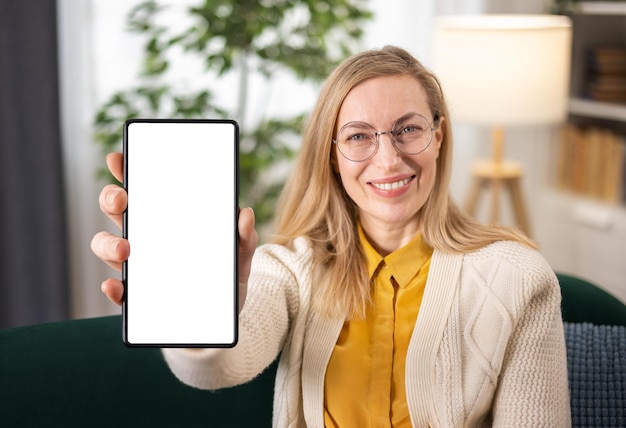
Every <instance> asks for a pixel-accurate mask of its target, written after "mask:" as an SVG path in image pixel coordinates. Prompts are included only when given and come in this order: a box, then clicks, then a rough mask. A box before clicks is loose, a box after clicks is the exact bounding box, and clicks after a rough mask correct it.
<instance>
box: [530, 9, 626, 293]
mask: <svg viewBox="0 0 626 428" xmlns="http://www.w3.org/2000/svg"><path fill="white" fill-rule="evenodd" d="M570 17H571V19H572V26H573V39H572V57H571V61H572V63H571V82H570V100H569V120H568V122H569V123H568V126H572V125H576V126H580V127H581V129H582V130H584V132H588V131H589V130H590V129H593V130H594V133H590V134H589V135H591V139H592V140H593V141H591V142H590V144H587V145H586V146H585V145H581V144H580V142H578V143H574V145H575V146H576V145H577V148H576V149H575V150H574V151H573V152H572V151H571V148H570V152H569V153H568V154H566V155H565V156H569V157H570V159H572V156H573V157H577V159H579V160H580V159H581V158H582V159H585V157H591V158H596V159H597V158H599V157H600V156H602V153H604V156H606V157H605V159H609V157H610V155H608V156H607V155H606V153H607V152H606V150H607V149H606V147H608V146H610V145H611V144H610V143H606V141H605V142H604V143H598V141H600V140H602V137H601V135H599V134H597V133H595V131H599V132H603V131H606V130H608V131H610V132H613V133H614V135H615V136H616V138H617V139H618V140H619V139H620V138H621V143H620V145H621V146H622V155H621V156H622V157H623V158H624V161H623V162H622V168H623V170H624V172H623V175H622V177H623V178H622V179H621V181H620V183H618V185H620V186H621V190H620V191H621V194H622V196H621V199H619V200H613V201H609V200H607V199H610V198H605V199H604V200H603V198H602V197H598V196H597V195H593V194H592V193H594V192H593V190H591V189H592V188H593V187H594V183H595V184H596V185H597V183H598V180H599V179H600V177H601V174H604V175H606V174H608V173H610V171H607V170H610V169H611V167H607V166H606V165H608V164H610V163H612V162H610V161H608V160H607V161H604V162H602V161H600V162H598V164H597V165H596V166H595V167H594V166H591V165H590V164H589V163H587V164H585V162H584V161H583V162H582V163H579V164H578V165H577V166H573V165H569V168H570V174H571V173H572V171H574V172H575V173H576V174H578V173H580V175H581V176H580V177H576V180H577V181H576V182H575V183H572V184H573V185H575V186H579V189H575V188H569V189H566V188H564V186H563V183H562V180H564V179H567V176H566V177H565V178H564V177H563V174H564V173H567V167H568V166H567V164H566V160H565V159H564V158H565V156H564V152H563V142H562V141H559V143H558V144H557V145H554V146H551V147H553V148H556V150H555V151H556V156H555V158H553V159H554V160H555V162H554V164H551V168H550V169H551V173H550V174H551V176H552V177H553V181H552V182H553V183H555V185H553V186H548V187H547V188H545V190H543V191H541V192H539V193H538V194H537V199H536V200H535V203H536V207H537V212H536V218H537V220H538V221H536V223H537V226H538V227H537V229H538V230H537V237H538V241H539V244H540V246H541V248H542V252H543V253H544V254H545V255H546V257H547V258H548V261H549V262H550V263H551V265H552V266H553V268H554V269H555V270H557V271H561V272H566V273H570V274H574V275H577V276H580V277H583V278H586V279H588V280H591V281H593V282H595V283H596V284H598V285H600V286H602V287H603V288H605V289H606V290H607V291H609V292H610V293H612V294H614V295H615V296H617V297H618V298H620V299H621V300H622V301H624V302H626V263H624V256H623V255H624V254H626V197H625V195H626V155H625V154H624V153H626V102H607V101H599V100H594V99H592V98H591V97H590V96H589V93H588V91H587V90H586V89H587V88H588V86H587V85H588V84H589V78H590V75H589V69H588V68H587V67H588V63H587V61H588V60H589V59H588V58H589V57H588V55H589V51H590V49H592V48H593V47H595V46H616V45H621V46H626V1H583V2H580V3H578V6H577V10H576V12H575V13H573V14H572V15H571V16H570ZM594 141H595V143H594ZM594 144H595V145H594ZM557 146H558V148H557ZM590 146H591V147H596V149H598V150H593V149H592V148H590ZM603 147H604V148H603ZM581 148H582V149H583V150H587V151H586V152H583V154H582V155H581V154H580V153H578V154H576V150H581ZM615 148H616V147H615V144H613V149H615ZM588 160H589V159H587V161H588ZM555 164H560V165H561V166H557V165H555ZM563 165H565V169H563V168H562V167H563ZM613 167H614V166H613ZM603 168H604V169H603ZM612 173H613V174H615V171H613V172H612ZM576 174H574V175H576ZM574 175H570V178H571V177H573V176H574ZM581 177H582V178H581ZM580 186H587V191H580ZM565 187H567V186H565ZM613 191H615V189H613ZM596 193H597V191H596ZM612 198H615V197H614V194H613V196H612Z"/></svg>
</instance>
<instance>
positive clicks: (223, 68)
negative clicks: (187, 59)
mask: <svg viewBox="0 0 626 428" xmlns="http://www.w3.org/2000/svg"><path fill="white" fill-rule="evenodd" d="M365 3H366V1H365V0H335V1H333V2H328V1H323V0H255V1H250V0H247V1H246V0H204V1H199V3H198V4H197V5H196V6H191V7H187V8H186V9H185V16H186V18H185V19H186V21H187V22H186V24H185V25H186V27H185V28H184V29H182V30H180V29H179V30H175V29H172V28H168V27H167V26H165V25H163V24H161V23H160V18H162V17H163V15H164V14H167V13H169V12H170V10H171V6H170V7H168V6H164V5H161V4H159V3H158V2H157V1H156V0H148V1H145V2H143V3H141V4H139V5H138V6H136V7H135V8H133V9H132V10H131V11H130V13H129V15H128V18H127V22H128V27H129V30H130V31H132V32H135V33H138V34H139V35H141V36H142V37H144V38H145V44H144V48H143V58H142V61H143V62H142V66H141V75H140V79H139V80H140V83H139V85H138V86H136V87H133V88H127V89H123V90H120V91H119V92H116V93H115V94H113V95H112V96H111V97H110V99H108V100H107V102H105V103H104V104H103V105H102V106H101V107H100V108H99V109H98V111H97V113H96V117H95V139H96V141H97V143H98V144H99V145H100V146H101V148H102V151H103V152H105V153H108V152H110V151H112V150H115V149H117V150H119V145H120V142H121V139H122V125H123V123H124V121H125V120H126V119H130V118H136V117H152V118H159V117H160V118H165V117H168V118H210V117H215V118H230V119H235V120H237V121H238V122H239V124H240V131H241V134H240V142H241V144H240V185H241V195H242V200H241V201H240V202H241V204H242V205H244V206H247V205H249V206H252V207H253V208H254V209H255V211H256V214H257V219H258V221H259V223H260V224H262V223H263V222H264V221H267V220H268V219H269V218H270V217H271V216H272V213H273V207H274V202H275V199H276V197H277V195H278V192H279V190H280V188H281V187H282V179H280V178H279V179H278V180H277V179H275V178H274V179H272V177H271V175H270V174H268V171H270V170H271V169H272V168H273V167H275V166H276V165H277V164H279V163H281V162H286V161H288V160H289V159H291V158H292V156H293V154H294V150H295V148H296V146H297V141H298V133H299V131H300V128H301V125H302V121H303V117H304V115H303V114H302V113H301V112H300V113H296V114H292V115H290V116H288V117H264V116H261V118H260V119H259V118H256V119H255V120H252V119H250V118H248V117H247V114H246V112H247V105H248V101H249V85H250V80H251V78H252V76H253V75H254V76H258V74H259V73H260V74H261V76H262V78H263V79H266V80H268V81H269V80H271V79H272V76H273V75H274V74H275V73H277V72H284V71H288V72H290V73H292V74H293V75H294V76H296V77H297V78H299V79H301V80H302V81H305V82H307V81H308V82H319V81H321V80H322V79H323V78H324V77H325V76H326V74H327V73H328V71H329V70H330V69H331V68H332V67H334V65H335V64H336V63H337V62H338V61H340V60H341V59H342V58H343V57H345V56H346V55H348V54H350V53H352V52H353V51H354V50H355V49H357V48H358V47H359V45H358V44H359V41H360V40H361V38H362V35H363V26H364V24H365V23H366V21H368V20H369V19H371V17H372V13H371V12H370V11H368V10H366V8H365ZM177 23H178V22H177ZM176 55H178V58H180V57H181V56H193V57H195V58H197V59H200V60H201V61H202V63H203V67H204V69H205V72H206V73H211V74H213V75H214V76H215V84H219V83H220V80H221V79H222V78H224V77H226V76H231V77H232V75H233V74H236V75H237V79H236V81H237V82H238V83H237V84H236V86H237V88H236V89H237V94H238V95H237V102H236V107H235V108H234V109H233V108H231V109H229V108H226V107H224V106H222V105H220V104H219V103H218V102H217V101H216V96H215V88H211V87H202V88H200V89H196V90H189V88H181V87H180V86H177V85H176V84H175V83H173V82H170V81H168V70H169V69H170V68H171V66H172V61H173V60H172V57H173V56H176ZM103 171H106V170H105V169H104V168H103ZM103 171H101V173H102V172H103Z"/></svg>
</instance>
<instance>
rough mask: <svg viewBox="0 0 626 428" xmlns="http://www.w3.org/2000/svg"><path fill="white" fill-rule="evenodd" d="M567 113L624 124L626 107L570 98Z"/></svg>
mask: <svg viewBox="0 0 626 428" xmlns="http://www.w3.org/2000/svg"><path fill="white" fill-rule="evenodd" d="M569 112H570V113H572V114H575V115H580V116H587V117H595V118H599V119H608V120H616V121H618V122H626V105H624V104H611V103H602V102H598V101H592V100H586V99H582V98H570V100H569Z"/></svg>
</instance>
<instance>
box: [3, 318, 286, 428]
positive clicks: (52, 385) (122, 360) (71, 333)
mask: <svg viewBox="0 0 626 428" xmlns="http://www.w3.org/2000/svg"><path fill="white" fill-rule="evenodd" d="M121 335H122V320H121V316H111V317H101V318H92V319H83V320H73V321H65V322H58V323H51V324H44V325H36V326H28V327H18V328H13V329H5V330H0V427H5V428H17V427H19V428H21V427H27V428H37V427H85V428H91V427H93V428H97V427H117V428H121V427H155V428H156V427H228V428H231V427H246V428H247V427H270V426H271V419H272V399H273V390H274V374H275V371H276V363H274V364H273V365H271V366H270V367H269V368H268V369H267V370H266V371H265V372H264V373H262V374H261V375H260V376H258V377H257V378H256V379H254V380H253V381H252V382H250V383H247V384H245V385H242V386H238V387H234V388H228V389H223V390H219V391H215V392H212V391H202V390H198V389H194V388H191V387H189V386H186V385H184V384H182V383H181V382H179V381H178V380H177V379H176V378H175V377H174V376H173V375H172V373H171V372H170V370H169V369H168V367H167V365H166V364H165V361H164V360H163V358H162V357H161V352H160V351H159V350H158V349H154V348H134V349H130V348H126V347H125V346H124V345H123V344H122V340H121V337H122V336H121Z"/></svg>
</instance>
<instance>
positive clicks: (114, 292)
mask: <svg viewBox="0 0 626 428" xmlns="http://www.w3.org/2000/svg"><path fill="white" fill-rule="evenodd" d="M100 289H101V290H102V292H103V293H104V294H106V296H107V297H108V298H109V300H110V301H112V302H113V303H115V304H116V305H121V304H122V300H123V299H124V285H123V284H122V281H120V280H119V279H114V278H109V279H107V280H105V281H104V282H103V283H102V285H101V286H100Z"/></svg>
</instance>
